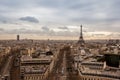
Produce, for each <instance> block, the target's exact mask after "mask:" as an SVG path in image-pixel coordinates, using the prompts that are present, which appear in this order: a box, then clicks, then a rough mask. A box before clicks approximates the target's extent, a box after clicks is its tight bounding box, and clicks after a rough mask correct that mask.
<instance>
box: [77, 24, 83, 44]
mask: <svg viewBox="0 0 120 80" xmlns="http://www.w3.org/2000/svg"><path fill="white" fill-rule="evenodd" d="M84 43H85V41H84V39H83V33H82V25H81V26H80V37H79V40H78V44H80V45H83V44H84Z"/></svg>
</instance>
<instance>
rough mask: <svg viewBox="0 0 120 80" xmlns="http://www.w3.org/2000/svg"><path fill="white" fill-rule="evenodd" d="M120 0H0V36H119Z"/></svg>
mask: <svg viewBox="0 0 120 80" xmlns="http://www.w3.org/2000/svg"><path fill="white" fill-rule="evenodd" d="M119 8H120V0H104V1H103V0H0V39H15V38H16V35H17V34H20V36H21V38H27V39H48V38H50V39H78V37H79V26H80V25H81V24H82V25H83V34H84V38H85V39H110V38H119V37H120V31H119V30H120V9H119Z"/></svg>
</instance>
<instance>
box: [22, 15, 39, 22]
mask: <svg viewBox="0 0 120 80" xmlns="http://www.w3.org/2000/svg"><path fill="white" fill-rule="evenodd" d="M20 20H22V21H28V22H33V23H39V20H38V19H37V18H35V17H31V16H26V17H21V18H20Z"/></svg>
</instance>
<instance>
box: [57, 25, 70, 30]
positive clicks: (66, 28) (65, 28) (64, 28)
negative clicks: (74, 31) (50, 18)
mask: <svg viewBox="0 0 120 80" xmlns="http://www.w3.org/2000/svg"><path fill="white" fill-rule="evenodd" d="M58 28H59V29H63V30H68V27H66V26H64V27H58Z"/></svg>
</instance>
